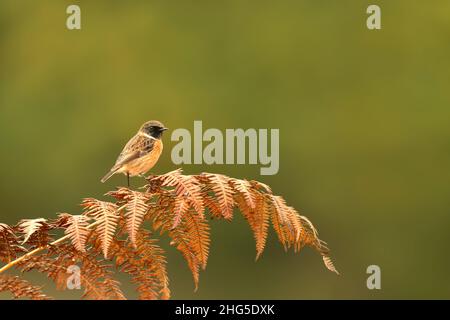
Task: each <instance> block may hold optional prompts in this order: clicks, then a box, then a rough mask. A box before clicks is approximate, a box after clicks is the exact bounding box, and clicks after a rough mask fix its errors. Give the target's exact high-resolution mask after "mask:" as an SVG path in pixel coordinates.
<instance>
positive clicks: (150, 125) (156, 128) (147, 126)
mask: <svg viewBox="0 0 450 320" xmlns="http://www.w3.org/2000/svg"><path fill="white" fill-rule="evenodd" d="M166 130H167V128H166V127H164V125H163V124H162V123H161V122H159V121H156V120H151V121H147V122H146V123H144V124H143V125H142V127H141V129H140V131H142V132H144V133H146V134H149V135H151V136H152V137H154V138H156V139H159V138H161V136H162V134H163V132H164V131H166Z"/></svg>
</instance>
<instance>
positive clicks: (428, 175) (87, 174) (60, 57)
mask: <svg viewBox="0 0 450 320" xmlns="http://www.w3.org/2000/svg"><path fill="white" fill-rule="evenodd" d="M373 3H375V4H378V5H380V6H381V9H382V30H379V31H369V30H368V29H367V28H366V22H365V21H366V18H367V14H366V8H367V6H368V5H369V4H373ZM69 4H79V5H80V6H81V10H82V13H81V15H82V30H80V31H69V30H67V29H66V27H65V20H66V17H67V14H66V13H65V11H66V7H67V6H68V5H69ZM449 18H450V2H449V1H446V0H442V1H438V0H436V1H399V0H390V1H381V0H377V1H370V2H369V1H356V0H355V1H348V0H347V1H344V0H343V1H317V0H309V1H299V0H295V1H294V0H292V1H289V0H283V1H262V0H259V1H241V0H229V1H170V2H168V1H106V0H102V1H100V0H98V1H97V0H96V1H67V0H66V1H44V0H41V1H34V0H27V1H16V0H2V1H1V3H0V143H1V149H2V152H1V157H0V179H1V180H0V181H1V182H0V193H1V202H0V212H1V219H0V220H1V221H2V222H6V223H10V224H13V223H16V222H17V221H18V220H19V219H21V218H36V217H54V216H55V214H56V212H70V213H73V214H77V213H80V212H81V209H80V207H79V205H78V204H79V203H80V201H81V199H82V198H83V197H88V196H93V197H102V195H103V194H104V193H105V192H107V191H108V190H110V189H112V188H114V187H115V186H117V185H123V184H124V183H125V178H124V177H123V176H115V177H113V178H111V179H110V180H109V181H108V182H107V183H106V184H101V183H100V181H99V179H100V178H101V177H102V176H103V174H104V173H106V171H107V170H108V169H109V168H110V166H111V165H112V163H113V162H114V160H115V158H116V156H117V155H118V153H119V152H120V150H121V148H122V146H123V144H124V143H125V142H126V141H127V140H128V138H130V137H131V136H132V135H133V134H134V132H135V131H136V130H137V129H138V127H139V126H140V125H141V124H142V123H143V122H144V121H146V120H150V119H158V120H161V121H162V122H163V123H164V124H165V125H166V126H167V127H169V128H171V129H175V128H187V129H190V130H192V127H193V121H194V120H202V121H203V126H204V128H205V129H206V128H219V129H221V130H224V129H225V128H279V129H280V171H279V173H278V174H277V175H275V176H260V175H259V168H260V166H258V165H221V166H200V165H189V166H184V167H183V168H184V170H185V172H187V173H199V172H202V171H210V172H221V173H224V174H227V175H231V176H235V177H241V178H248V179H258V180H261V181H263V182H265V183H267V184H269V185H271V186H272V188H273V190H274V192H275V193H276V194H280V195H283V196H284V197H285V199H286V200H287V202H288V203H289V204H290V205H293V206H294V207H296V208H297V209H298V210H300V211H301V212H302V214H304V215H306V216H307V217H309V218H310V219H311V220H312V222H313V223H314V224H315V225H316V227H317V228H318V229H319V232H320V236H321V238H322V239H324V240H325V241H327V242H328V244H329V246H330V248H331V249H332V256H333V258H334V261H335V265H336V267H337V268H338V270H339V271H340V272H341V276H336V275H335V274H333V273H331V272H328V271H327V270H326V269H325V267H324V266H323V264H322V261H321V258H320V256H319V255H317V254H316V253H315V252H314V251H313V250H311V249H305V250H304V251H302V252H301V253H300V254H294V253H293V252H288V253H285V252H284V251H283V249H282V247H281V245H280V244H279V243H278V242H277V239H276V237H275V236H274V234H273V232H271V234H270V235H269V241H268V243H267V247H266V251H265V252H264V254H263V255H262V257H261V259H260V260H259V261H258V262H256V263H255V262H254V258H255V249H254V241H253V237H252V234H251V231H250V229H249V227H248V226H247V225H246V224H245V222H244V220H243V219H242V218H241V217H240V216H239V215H237V214H236V218H235V220H234V221H233V222H232V223H226V222H223V221H222V222H213V223H212V247H211V252H210V259H209V263H208V267H207V269H206V271H205V272H202V273H201V276H200V287H199V290H198V291H197V292H195V293H194V290H193V289H194V286H193V283H192V279H191V276H190V273H189V271H188V268H187V266H186V264H185V263H184V261H183V260H182V258H181V255H180V254H179V253H178V252H177V251H176V250H175V249H174V248H171V247H170V246H169V245H168V242H169V241H168V239H167V237H163V238H162V243H163V246H164V248H167V250H168V260H169V274H170V279H171V289H172V292H173V298H174V299H197V298H198V299H220V298H236V299H241V298H248V299H251V298H255V299H258V298H266V299H303V298H320V299H322V298H331V299H337V298H343V299H348V298H358V299H360V298H363V299H366V298H368V299H373V298H374V299H378V298H388V299H391V298H450V286H449V283H450V279H449V273H448V272H449V270H450V269H449V268H450V258H449V255H448V244H449V242H450V234H449V232H448V231H449V225H450V217H449V208H450V197H449V190H450V188H449V185H450V170H449V161H450V126H449V124H450V93H449V92H450V91H449V86H450V59H449V57H450V41H449V38H450V20H449ZM168 133H169V134H166V135H165V136H164V143H165V150H164V154H163V156H162V158H161V160H160V162H159V163H158V165H157V166H156V167H155V169H154V171H153V172H154V173H157V174H158V173H164V172H167V171H169V170H173V169H175V168H176V166H175V165H174V164H173V163H172V162H171V159H170V151H171V148H172V147H173V146H174V143H172V142H171V141H170V133H171V132H170V131H169V132H168ZM133 183H134V184H135V185H138V184H141V183H142V180H140V179H138V178H136V179H133ZM102 199H106V198H102ZM371 264H376V265H379V266H380V267H381V272H382V283H381V285H382V289H381V290H373V291H371V290H368V289H367V287H366V279H367V276H368V275H367V274H366V268H367V266H369V265H371ZM32 277H38V276H35V275H32ZM39 279H41V280H44V278H39ZM46 288H48V289H50V293H51V294H54V295H55V296H56V297H59V298H64V299H71V298H77V297H78V296H79V292H68V291H66V292H59V293H58V292H54V291H53V289H52V288H53V286H52V284H51V283H48V284H46ZM125 289H126V291H127V292H130V293H131V296H132V297H134V296H133V289H132V288H131V287H128V286H125ZM2 297H3V298H7V297H9V296H7V295H4V294H3V295H0V298H2Z"/></svg>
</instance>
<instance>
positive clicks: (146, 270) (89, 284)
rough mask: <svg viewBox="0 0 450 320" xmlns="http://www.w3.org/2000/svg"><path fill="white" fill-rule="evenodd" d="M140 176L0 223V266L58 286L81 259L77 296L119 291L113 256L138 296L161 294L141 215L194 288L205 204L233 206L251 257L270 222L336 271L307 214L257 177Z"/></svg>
mask: <svg viewBox="0 0 450 320" xmlns="http://www.w3.org/2000/svg"><path fill="white" fill-rule="evenodd" d="M147 180H148V185H147V186H145V188H146V191H145V192H138V191H134V190H131V189H129V188H119V189H117V190H115V191H111V192H109V193H107V194H108V195H111V196H113V197H114V198H115V203H112V202H105V201H100V200H97V199H93V198H88V199H84V200H83V203H82V207H83V208H84V212H83V214H82V215H74V216H72V215H70V214H59V216H58V218H57V219H56V220H46V219H43V218H39V219H31V220H21V221H20V223H19V224H18V225H17V226H16V227H9V226H8V225H5V224H0V261H2V262H5V263H6V265H4V266H2V267H1V268H0V274H1V273H3V272H5V271H6V270H8V269H10V268H12V267H16V268H18V269H19V270H21V271H22V272H27V271H31V270H36V271H38V272H41V273H44V274H46V275H47V276H48V277H49V278H50V279H52V280H53V281H54V282H55V283H56V286H57V288H59V289H65V288H66V287H67V285H68V280H69V277H70V276H71V273H70V272H68V271H69V269H71V268H72V267H73V266H74V265H80V268H81V273H80V278H81V284H82V286H83V288H84V290H85V291H84V294H83V296H82V297H83V298H87V299H124V298H125V297H124V295H123V293H122V291H121V290H120V286H119V285H120V283H119V282H118V281H117V280H115V279H114V278H113V275H114V274H113V272H112V270H111V267H112V265H111V263H110V262H112V263H113V264H115V266H116V267H117V268H118V270H119V271H123V272H126V273H128V274H129V275H130V276H131V281H132V282H133V283H134V284H136V285H137V291H138V292H139V297H140V298H141V299H168V298H169V297H170V290H169V280H168V276H167V263H166V259H165V253H164V251H163V250H162V249H161V248H160V247H159V246H158V245H157V243H156V240H154V239H152V238H151V237H150V232H149V231H146V230H144V229H143V228H142V225H143V222H144V221H148V222H150V224H151V227H152V230H153V231H159V232H160V234H163V233H167V234H168V236H169V237H170V238H171V245H173V246H175V247H176V248H177V250H179V251H180V252H181V254H182V255H183V258H184V259H185V260H186V262H187V265H188V267H189V269H190V271H191V273H192V276H193V278H194V284H195V290H197V288H198V282H199V272H200V269H205V268H206V265H207V262H208V256H209V250H210V241H211V240H210V227H209V224H208V221H207V220H206V219H205V218H204V214H205V213H204V211H205V209H207V210H208V212H209V213H210V214H211V217H216V218H220V219H221V218H224V219H225V220H231V219H232V217H233V209H234V207H235V206H236V207H237V208H238V209H239V210H240V211H241V213H242V215H243V216H244V218H245V219H246V221H247V222H248V224H249V226H250V228H251V230H252V233H253V237H254V238H255V242H256V258H257V259H258V258H259V257H260V256H261V254H262V253H263V251H264V248H265V246H266V241H267V236H268V229H269V223H270V222H271V224H272V226H273V229H274V230H275V233H276V234H277V236H278V239H279V240H280V242H281V243H282V245H283V246H284V248H285V249H286V250H287V249H288V248H291V247H293V248H294V251H295V252H298V251H300V250H301V249H302V248H303V247H304V246H310V247H312V248H313V249H315V250H317V251H318V252H319V254H320V255H321V256H322V259H323V262H324V264H325V266H326V267H327V268H328V269H329V270H330V271H332V272H335V273H338V271H337V270H336V268H335V266H334V264H333V262H332V260H331V258H330V256H329V249H328V247H327V245H326V243H325V242H323V241H322V240H320V239H319V236H318V232H317V230H316V228H315V227H314V225H313V224H312V223H311V221H310V220H309V219H308V218H306V217H304V216H302V215H300V214H299V213H298V212H297V211H296V210H295V209H294V208H293V207H291V206H288V205H287V204H286V201H285V200H284V199H283V198H282V197H280V196H277V195H274V194H273V193H272V190H271V189H270V187H269V186H267V185H266V184H264V183H261V182H258V181H254V180H251V181H247V180H245V179H234V178H230V177H227V176H225V175H222V174H212V173H202V174H200V175H183V174H182V171H181V170H175V171H172V172H169V173H167V174H165V175H161V176H151V177H148V178H147ZM122 210H123V211H122ZM58 229H59V231H58ZM53 230H55V231H58V232H60V231H63V232H64V234H65V236H63V237H61V238H59V239H58V240H55V241H53V242H51V240H52V239H51V238H52V236H51V235H50V232H51V231H53ZM18 232H19V233H20V234H21V237H18V236H17V235H16V233H18ZM21 240H23V246H21V245H20V242H21ZM68 240H70V242H69V241H68ZM26 248H27V249H26ZM22 253H23V254H22ZM20 254H22V255H20ZM9 281H12V280H9ZM17 281H18V280H14V281H12V282H14V283H17V288H18V289H17V290H19V291H17V292H16V295H17V297H21V296H22V294H24V295H23V296H26V294H28V296H30V297H32V295H33V294H35V297H39V295H38V293H37V291H34V289H35V288H31V289H30V288H29V287H26V284H24V283H19V282H17ZM12 282H11V283H12ZM5 283H6V282H5ZM4 286H5V287H6V285H4ZM21 286H22V287H21ZM21 288H22V289H21ZM23 288H25V289H23ZM26 288H28V289H26ZM20 290H22V291H20ZM27 290H28V291H27ZM29 290H31V291H29ZM9 291H12V290H9ZM13 294H14V293H13Z"/></svg>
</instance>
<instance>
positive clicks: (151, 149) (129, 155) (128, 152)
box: [101, 120, 167, 186]
mask: <svg viewBox="0 0 450 320" xmlns="http://www.w3.org/2000/svg"><path fill="white" fill-rule="evenodd" d="M165 130H167V128H166V127H164V125H163V124H162V123H161V122H159V121H156V120H152V121H148V122H146V123H144V124H143V125H142V127H141V128H140V129H139V131H138V132H137V133H136V135H135V136H134V137H133V138H131V139H130V140H129V141H128V143H127V144H126V145H125V147H124V148H123V150H122V152H121V153H120V155H119V157H118V158H117V160H116V163H115V164H114V166H113V167H112V168H111V170H110V171H109V172H108V173H107V174H106V175H105V176H104V177H103V179H102V180H101V181H102V182H105V181H106V180H108V179H109V178H110V177H111V176H112V175H113V174H115V173H123V174H125V175H126V176H127V180H128V186H130V176H131V177H133V176H142V175H143V174H144V173H146V172H147V171H148V170H150V169H151V168H153V166H154V165H155V164H156V162H158V159H159V156H160V155H161V152H162V150H163V143H162V141H161V137H162V134H163V132H164V131H165Z"/></svg>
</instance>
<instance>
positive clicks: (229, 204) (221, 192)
mask: <svg viewBox="0 0 450 320" xmlns="http://www.w3.org/2000/svg"><path fill="white" fill-rule="evenodd" d="M201 177H203V178H205V180H206V181H205V182H206V185H207V186H209V187H210V188H209V189H210V190H211V191H213V192H214V196H215V199H216V201H217V203H218V204H219V206H220V209H221V211H222V216H223V217H224V218H225V219H226V220H231V219H232V218H233V207H234V200H233V189H232V188H231V187H230V178H228V177H227V176H225V175H222V174H212V173H203V174H202V175H201ZM207 190H208V189H207Z"/></svg>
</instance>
